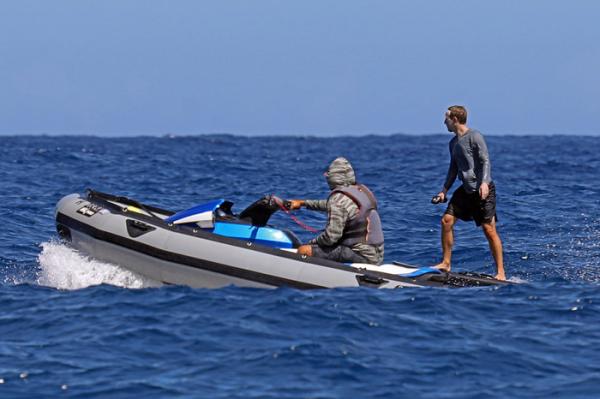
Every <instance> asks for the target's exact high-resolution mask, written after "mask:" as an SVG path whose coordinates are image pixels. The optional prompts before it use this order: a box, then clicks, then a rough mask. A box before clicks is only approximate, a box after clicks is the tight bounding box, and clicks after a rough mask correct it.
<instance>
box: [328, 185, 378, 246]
mask: <svg viewBox="0 0 600 399" xmlns="http://www.w3.org/2000/svg"><path fill="white" fill-rule="evenodd" d="M335 193H341V194H344V195H345V196H347V197H348V198H350V199H351V200H352V201H354V203H355V204H356V206H357V207H358V214H357V215H356V217H355V218H354V219H352V220H350V221H348V222H347V223H346V226H345V227H344V233H343V235H342V238H341V239H340V241H339V242H340V244H342V245H346V246H352V245H354V244H359V243H362V244H370V245H381V244H383V230H382V228H381V219H380V218H379V213H377V200H376V199H375V196H374V195H373V193H372V192H371V191H370V190H369V189H368V188H367V187H366V186H365V185H362V184H357V185H354V186H345V187H340V188H336V189H335V190H333V191H332V192H331V194H329V198H331V196H332V195H333V194H335Z"/></svg>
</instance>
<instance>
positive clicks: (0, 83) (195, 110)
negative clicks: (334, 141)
mask: <svg viewBox="0 0 600 399" xmlns="http://www.w3.org/2000/svg"><path fill="white" fill-rule="evenodd" d="M598 21H600V2H597V1H573V2H565V1H542V0H531V1H511V0H506V1H501V2H487V1H460V0H457V1H454V2H449V1H432V0H428V1H420V2H418V1H391V0H390V1H378V0H368V1H367V0H365V1H355V0H343V1H328V0H319V1H311V0H303V1H291V0H288V1H285V0H273V1H262V0H243V1H210V2H209V1H199V0H196V1H191V0H177V1H173V0H169V1H157V0H145V1H132V0H119V1H117V0H114V1H86V0H74V1H60V0H59V1H45V0H39V1H30V0H0V134H42V133H45V134H96V135H139V134H166V133H173V134H200V133H216V132H227V133H237V134H249V135H252V134H310V135H335V134H351V135H354V134H370V133H375V134H389V133H410V134H426V133H438V132H442V131H443V124H442V119H443V117H442V114H443V111H444V109H446V107H447V106H449V105H452V104H465V105H466V106H467V108H468V109H469V110H470V112H471V114H470V125H472V126H474V127H477V128H479V129H480V130H481V131H483V132H484V133H488V134H598V133H599V132H600V129H598V128H597V127H596V125H595V124H594V122H595V119H596V118H597V117H598V116H599V115H600V44H599V43H600V23H598Z"/></svg>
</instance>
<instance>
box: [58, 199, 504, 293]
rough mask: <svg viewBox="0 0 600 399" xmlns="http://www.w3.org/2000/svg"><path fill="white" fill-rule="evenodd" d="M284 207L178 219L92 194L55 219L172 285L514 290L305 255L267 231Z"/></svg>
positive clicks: (217, 206) (225, 208)
mask: <svg viewBox="0 0 600 399" xmlns="http://www.w3.org/2000/svg"><path fill="white" fill-rule="evenodd" d="M282 204H285V202H284V201H283V200H281V199H279V198H277V197H275V196H266V197H264V198H261V199H259V200H258V201H256V202H254V203H253V204H251V205H250V206H248V207H247V208H246V209H244V210H243V211H242V212H240V213H239V214H235V213H234V212H233V209H232V207H233V203H232V202H230V201H226V200H224V199H218V200H214V201H210V202H207V203H204V204H201V205H198V206H195V207H193V208H190V209H186V210H183V211H179V212H173V211H169V210H165V209H161V208H158V207H155V206H152V205H147V204H143V203H140V202H138V201H136V200H133V199H130V198H127V197H122V196H115V195H111V194H106V193H101V192H98V191H93V190H88V191H87V192H86V194H85V195H80V194H70V195H67V196H66V197H64V198H62V199H61V200H60V201H59V202H58V204H57V207H56V212H55V216H56V228H57V231H58V233H59V235H60V236H61V238H62V239H63V240H65V241H67V242H69V243H70V245H71V246H73V247H74V248H75V249H77V250H79V251H80V252H82V253H84V254H85V255H88V256H90V257H92V258H95V259H98V260H101V261H105V262H110V263H113V264H117V265H120V266H122V267H124V268H126V269H129V270H131V271H133V272H136V273H139V274H141V275H143V276H146V277H149V278H151V279H153V280H156V281H160V282H162V283H165V284H178V285H187V286H191V287H202V288H219V287H223V286H227V285H236V286H243V287H263V288H273V287H280V286H289V287H295V288H303V289H307V288H334V287H360V286H364V287H372V288H403V287H423V286H424V287H427V286H431V287H477V286H490V285H504V284H510V283H508V282H504V281H500V280H496V279H494V278H493V277H491V276H488V275H483V274H475V273H445V272H441V271H439V270H437V269H433V268H430V267H416V266H411V265H407V264H403V263H400V262H393V263H390V264H383V265H379V266H377V265H370V264H362V263H361V264H358V263H352V264H346V263H338V262H333V261H329V260H324V259H318V258H314V257H308V256H305V255H299V254H297V253H296V248H297V247H298V246H299V245H300V244H301V243H300V241H299V240H298V238H297V237H296V235H294V233H293V232H291V231H289V230H284V229H278V228H275V227H272V226H269V225H268V221H269V218H270V217H271V215H272V214H273V213H274V212H276V211H278V210H280V209H282ZM283 209H284V210H285V207H283Z"/></svg>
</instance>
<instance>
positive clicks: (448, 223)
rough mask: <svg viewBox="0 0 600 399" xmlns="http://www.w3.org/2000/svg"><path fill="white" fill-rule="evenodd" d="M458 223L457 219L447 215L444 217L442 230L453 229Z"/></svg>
mask: <svg viewBox="0 0 600 399" xmlns="http://www.w3.org/2000/svg"><path fill="white" fill-rule="evenodd" d="M454 223H456V218H455V217H454V216H452V215H448V214H447V213H446V214H445V215H444V216H443V217H442V228H445V229H451V228H452V226H454Z"/></svg>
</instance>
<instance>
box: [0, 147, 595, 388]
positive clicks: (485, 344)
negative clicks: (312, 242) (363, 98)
mask: <svg viewBox="0 0 600 399" xmlns="http://www.w3.org/2000/svg"><path fill="white" fill-rule="evenodd" d="M449 139H450V136H449V135H433V136H420V137H419V136H403V135H396V136H390V137H378V136H364V137H345V138H314V137H267V138H265V137H262V138H247V137H237V136H229V135H216V136H199V137H136V138H96V137H43V136H39V137H0V143H2V144H1V146H0V182H1V183H2V184H1V186H0V187H1V189H0V199H1V201H0V225H1V226H2V227H1V229H0V397H2V398H5V397H7V398H8V397H23V398H30V397H51V398H56V397H61V396H65V397H85V398H91V397H136V398H137V397H146V398H147V397H210V398H238V397H239V398H249V397H250V398H252V397H260V398H299V397H302V398H305V397H308V398H341V397H375V398H378V397H381V398H384V397H385V398H389V397H406V398H414V397H419V398H481V397H486V398H488V397H489V398H513V397H523V398H529V397H531V398H541V397H568V398H594V397H600V178H599V173H600V137H571V136H547V137H519V136H513V137H511V136H505V137H488V138H487V141H488V146H489V148H490V153H491V157H492V174H493V177H494V180H495V182H496V186H497V193H498V215H499V232H500V235H501V237H502V239H503V242H504V251H505V259H506V269H507V274H508V276H509V277H510V278H511V279H513V280H514V281H518V282H521V283H522V284H518V285H515V286H510V287H503V288H480V289H462V290H450V289H433V288H415V289H403V290H390V291H377V290H373V289H367V288H360V289H334V290H311V291H300V290H295V289H291V288H282V289H276V290H261V289H248V288H236V287H227V288H224V289H218V290H204V289H191V288H187V287H176V286H168V287H167V286H160V284H158V283H157V282H154V281H151V280H148V279H146V278H144V277H142V276H139V275H135V274H132V273H130V272H128V271H126V270H124V269H122V268H120V267H118V266H115V265H109V264H104V263H101V262H98V261H96V260H93V259H88V258H85V257H83V256H82V255H80V254H78V253H76V252H75V251H73V250H72V249H70V248H68V247H67V246H65V245H63V244H61V243H60V242H59V241H58V240H57V235H56V233H55V227H54V220H53V210H54V206H55V204H56V202H57V201H58V200H59V199H60V198H61V197H62V196H63V195H66V194H69V193H72V192H83V190H84V189H85V188H87V187H92V188H95V189H97V190H101V191H105V192H110V193H115V194H121V195H127V196H131V197H133V198H136V199H139V200H142V201H144V202H146V203H151V204H154V205H157V206H160V207H164V208H168V209H173V210H179V209H183V208H187V207H190V206H192V205H195V204H198V203H201V202H204V201H207V200H211V199H214V198H226V199H229V200H232V201H234V202H235V204H236V205H235V206H234V209H235V210H236V211H240V210H241V209H243V208H244V207H245V206H246V205H248V204H249V203H251V202H252V201H254V200H256V199H258V198H259V197H261V196H262V195H264V194H268V193H276V194H278V195H280V196H282V197H287V198H323V197H325V196H326V195H327V185H326V183H325V181H324V178H323V176H322V172H323V171H324V170H325V168H326V166H327V164H328V163H329V162H330V161H331V160H332V159H333V158H335V157H336V156H338V155H343V156H346V157H347V158H349V159H350V160H351V162H352V163H353V164H354V167H355V169H356V172H357V176H358V178H359V180H360V181H362V182H364V183H366V184H367V185H368V186H370V187H371V188H372V190H373V191H374V192H375V193H376V195H377V197H378V199H379V203H380V209H381V216H382V220H383V223H384V227H385V236H386V261H392V260H402V261H406V262H410V263H416V264H422V265H429V264H432V263H433V262H435V261H437V260H439V256H440V250H439V220H440V216H441V214H442V212H443V209H444V208H443V206H434V205H431V204H430V203H429V200H430V199H431V197H432V195H434V194H436V193H437V191H438V190H439V188H440V186H441V184H442V182H443V180H444V177H445V172H446V168H447V163H448V149H447V142H448V140H449ZM297 215H298V217H300V218H301V219H302V220H303V221H305V222H306V223H307V224H309V225H313V226H320V225H322V224H323V223H324V218H323V216H322V215H318V214H314V213H310V212H309V211H304V210H303V211H300V212H298V214H297ZM271 222H272V223H273V224H276V225H281V226H283V227H287V228H291V229H293V230H294V231H296V232H297V233H298V234H299V235H300V236H301V238H302V239H305V240H306V239H308V238H310V237H311V233H308V232H305V231H302V230H301V229H300V228H299V227H298V226H297V225H295V224H294V223H293V222H292V221H291V220H290V219H289V218H287V217H286V216H285V215H283V214H276V215H274V217H273V218H272V220H271ZM453 260H454V266H453V267H454V269H455V270H473V271H478V272H486V273H493V271H494V268H493V262H492V259H491V257H490V255H489V250H488V248H487V243H486V241H485V239H484V237H483V234H482V232H481V230H479V229H476V228H475V226H474V224H472V223H465V222H462V223H459V224H458V225H457V228H456V245H455V251H454V258H453Z"/></svg>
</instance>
